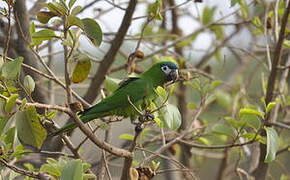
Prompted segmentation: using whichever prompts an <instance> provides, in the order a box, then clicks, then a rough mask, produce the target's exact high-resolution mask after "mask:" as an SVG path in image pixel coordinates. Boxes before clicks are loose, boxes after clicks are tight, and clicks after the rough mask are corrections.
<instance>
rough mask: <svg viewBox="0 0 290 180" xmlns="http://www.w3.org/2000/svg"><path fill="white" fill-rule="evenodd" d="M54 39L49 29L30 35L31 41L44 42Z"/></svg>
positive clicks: (53, 34) (52, 32)
mask: <svg viewBox="0 0 290 180" xmlns="http://www.w3.org/2000/svg"><path fill="white" fill-rule="evenodd" d="M55 37H57V36H56V35H55V33H54V31H53V30H50V29H43V30H40V31H37V32H34V33H32V39H33V40H39V41H40V40H41V41H44V40H50V39H52V38H55Z"/></svg>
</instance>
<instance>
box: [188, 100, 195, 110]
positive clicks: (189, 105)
mask: <svg viewBox="0 0 290 180" xmlns="http://www.w3.org/2000/svg"><path fill="white" fill-rule="evenodd" d="M187 108H188V109H190V110H195V109H196V108H197V107H196V105H195V104H194V103H192V102H189V103H188V104H187Z"/></svg>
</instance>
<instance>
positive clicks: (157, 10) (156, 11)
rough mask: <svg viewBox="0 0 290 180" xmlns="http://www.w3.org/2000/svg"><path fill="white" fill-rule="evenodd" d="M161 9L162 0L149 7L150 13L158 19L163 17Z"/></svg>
mask: <svg viewBox="0 0 290 180" xmlns="http://www.w3.org/2000/svg"><path fill="white" fill-rule="evenodd" d="M161 9H162V1H161V0H156V1H155V2H154V3H153V4H150V5H149V7H148V14H149V15H150V16H151V17H153V18H154V19H157V20H162V19H163V17H162V15H161V12H160V11H161Z"/></svg>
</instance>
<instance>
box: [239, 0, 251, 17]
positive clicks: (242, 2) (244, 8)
mask: <svg viewBox="0 0 290 180" xmlns="http://www.w3.org/2000/svg"><path fill="white" fill-rule="evenodd" d="M237 1H238V3H239V5H240V10H241V12H242V17H243V18H244V19H247V18H248V16H249V8H248V7H247V4H246V2H245V0H237Z"/></svg>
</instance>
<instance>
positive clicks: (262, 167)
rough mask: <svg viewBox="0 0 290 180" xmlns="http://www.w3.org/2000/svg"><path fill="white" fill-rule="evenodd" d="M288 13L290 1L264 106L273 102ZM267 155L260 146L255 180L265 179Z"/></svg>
mask: <svg viewBox="0 0 290 180" xmlns="http://www.w3.org/2000/svg"><path fill="white" fill-rule="evenodd" d="M289 13H290V1H288V4H287V7H286V9H285V12H284V15H283V18H282V23H281V28H280V32H279V39H278V42H277V44H276V47H275V51H274V57H273V62H272V68H271V72H270V76H269V78H268V85H267V91H266V92H267V93H266V99H265V102H266V105H267V104H269V103H270V102H271V101H272V100H273V96H274V89H275V85H276V83H275V81H276V78H277V70H278V68H277V67H278V66H279V62H280V59H281V51H282V45H283V41H284V39H285V30H286V25H287V21H288V17H289ZM270 121H271V119H270V113H267V114H266V117H265V119H264V122H265V123H268V122H270ZM266 153H267V147H266V145H265V144H260V158H259V164H258V166H257V168H256V169H255V170H254V172H253V174H254V176H255V178H256V179H257V180H262V179H265V178H266V174H267V170H268V164H267V163H265V162H264V158H265V156H266Z"/></svg>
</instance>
